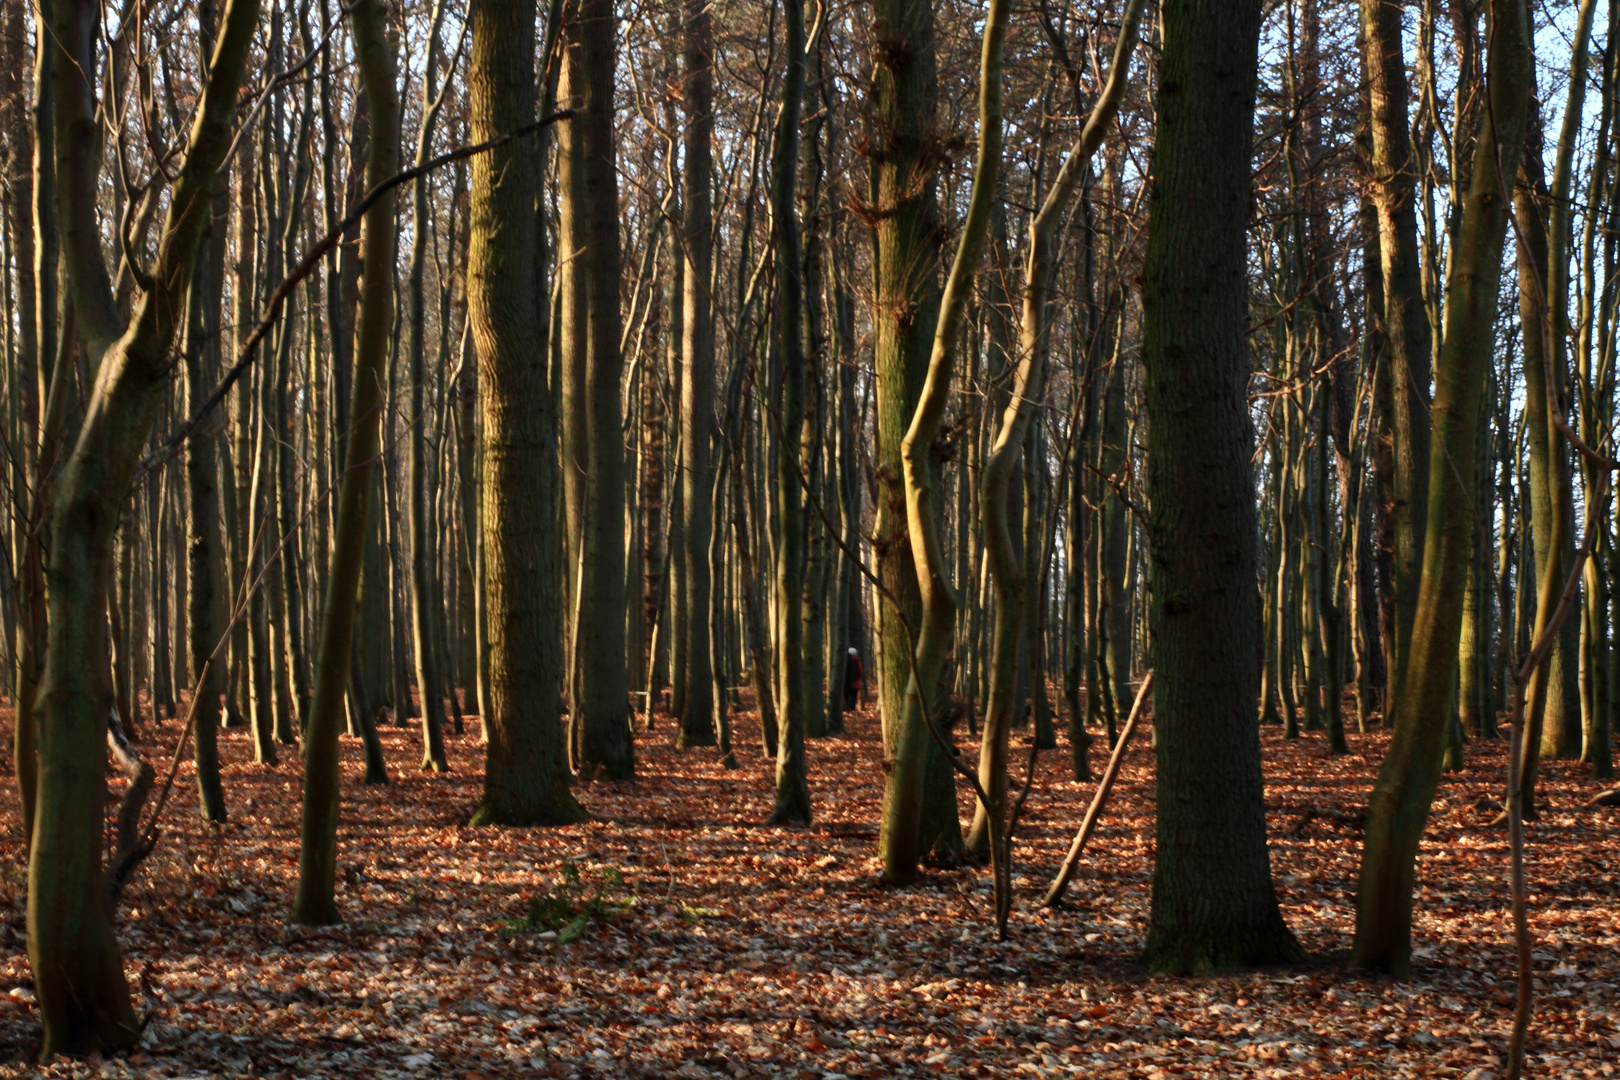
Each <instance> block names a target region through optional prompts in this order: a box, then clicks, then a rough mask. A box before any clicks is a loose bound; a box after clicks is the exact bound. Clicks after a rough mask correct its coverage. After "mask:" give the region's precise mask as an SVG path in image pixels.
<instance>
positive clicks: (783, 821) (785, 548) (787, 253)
mask: <svg viewBox="0 0 1620 1080" xmlns="http://www.w3.org/2000/svg"><path fill="white" fill-rule="evenodd" d="M782 15H783V28H784V31H785V34H784V38H785V40H784V42H783V44H784V47H785V51H786V54H787V56H786V61H787V69H786V73H785V74H784V76H783V79H782V111H781V113H780V114H779V115H778V117H777V127H776V143H775V148H774V150H773V152H772V155H771V216H772V220H773V223H774V225H775V230H776V237H775V240H776V243H775V260H776V261H775V268H776V331H777V335H778V338H777V349H778V352H779V353H780V355H781V364H782V379H781V389H780V398H779V402H780V408H781V429H780V431H779V432H778V433H777V440H776V500H777V502H776V505H777V514H776V527H777V536H776V552H777V554H776V618H777V634H776V680H777V688H778V689H777V694H776V704H777V712H776V715H777V723H778V733H777V740H776V805H775V807H774V808H773V809H772V810H771V816H770V819H769V820H770V823H771V824H773V825H787V824H798V825H808V824H809V823H810V787H809V781H808V778H807V776H806V768H805V756H804V736H805V728H806V716H805V714H806V710H807V709H808V708H809V701H808V697H809V695H808V693H807V689H808V688H807V687H806V686H805V678H804V671H803V670H802V661H803V655H802V654H803V651H804V622H803V618H802V614H801V611H800V607H801V603H802V599H803V595H804V576H805V561H806V560H805V555H806V552H805V520H804V504H805V491H804V484H805V481H807V480H808V478H807V477H805V478H801V476H800V462H799V456H800V453H799V442H800V438H801V435H802V432H803V428H804V418H805V388H806V381H807V380H806V372H805V367H806V364H805V356H804V337H803V313H804V262H803V258H802V256H801V253H800V249H799V217H798V205H797V200H796V199H795V198H794V191H795V190H796V187H797V182H798V176H799V137H798V133H799V111H800V105H801V103H802V100H803V97H804V0H782ZM688 664H690V656H689V657H688ZM693 689H694V688H693V687H692V686H690V685H688V687H687V691H686V692H687V694H688V695H689V696H690V695H691V693H692V692H693Z"/></svg>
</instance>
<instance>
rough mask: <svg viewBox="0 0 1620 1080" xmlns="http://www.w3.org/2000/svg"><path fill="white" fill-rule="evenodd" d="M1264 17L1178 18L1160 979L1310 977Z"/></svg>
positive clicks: (1156, 201)
mask: <svg viewBox="0 0 1620 1080" xmlns="http://www.w3.org/2000/svg"><path fill="white" fill-rule="evenodd" d="M1260 7H1261V5H1260V3H1259V2H1258V0H1244V2H1242V3H1237V4H1216V3H1211V2H1209V0H1202V2H1200V0H1171V2H1168V3H1166V5H1165V7H1164V10H1163V15H1162V18H1163V25H1164V45H1163V53H1162V59H1161V61H1160V69H1159V71H1160V90H1159V101H1158V117H1159V134H1158V140H1157V146H1156V150H1155V154H1154V179H1153V192H1154V194H1153V204H1152V209H1151V211H1150V214H1151V216H1150V218H1149V225H1148V247H1147V254H1146V257H1145V262H1144V265H1143V271H1142V328H1143V338H1142V355H1143V366H1144V369H1145V370H1146V374H1147V413H1148V425H1147V427H1148V497H1149V500H1150V502H1151V510H1150V517H1149V541H1150V543H1151V545H1152V546H1151V564H1150V566H1151V586H1150V587H1151V592H1152V618H1153V632H1154V637H1153V650H1154V653H1153V664H1152V669H1153V672H1154V676H1155V680H1156V681H1155V686H1154V694H1153V698H1154V730H1155V735H1156V740H1155V742H1156V758H1157V767H1158V774H1157V781H1156V786H1157V792H1158V795H1157V802H1158V824H1157V830H1156V839H1157V847H1158V860H1157V865H1156V866H1155V868H1154V877H1153V908H1152V913H1151V916H1150V922H1149V925H1148V938H1147V962H1148V965H1149V967H1150V968H1152V969H1153V970H1155V971H1162V972H1170V973H1178V974H1181V973H1193V972H1203V971H1211V970H1216V969H1220V968H1227V967H1238V966H1248V965H1253V964H1269V963H1278V962H1287V961H1296V960H1301V959H1303V958H1304V952H1303V950H1301V949H1300V947H1299V944H1298V943H1297V942H1296V941H1295V940H1294V937H1293V935H1292V934H1291V933H1290V932H1289V930H1288V928H1287V926H1285V925H1284V924H1283V920H1282V914H1281V912H1280V911H1279V910H1278V907H1277V896H1276V892H1275V891H1274V889H1273V887H1272V883H1271V860H1270V856H1269V853H1268V851H1267V849H1266V823H1265V805H1264V781H1263V779H1262V777H1261V773H1260V739H1259V733H1258V731H1257V729H1256V727H1255V723H1254V702H1255V693H1256V690H1257V688H1258V687H1257V684H1258V676H1259V660H1260V642H1259V639H1258V634H1257V629H1258V627H1259V625H1260V621H1259V617H1258V616H1259V612H1258V611H1257V610H1256V604H1257V602H1258V594H1257V592H1256V590H1255V587H1254V580H1255V577H1254V575H1255V560H1256V552H1255V535H1256V528H1255V507H1254V488H1253V480H1252V466H1251V465H1250V454H1251V451H1252V447H1253V441H1254V432H1253V427H1252V424H1251V421H1250V418H1249V408H1248V378H1249V356H1248V349H1247V346H1246V344H1245V340H1244V335H1245V325H1246V321H1247V303H1246V299H1247V298H1246V280H1245V272H1244V270H1245V267H1244V222H1245V221H1246V220H1247V216H1248V206H1249V200H1250V192H1251V178H1250V171H1249V152H1250V146H1251V143H1252V140H1253V116H1254V97H1255V84H1256V73H1257V50H1258V42H1259V28H1260Z"/></svg>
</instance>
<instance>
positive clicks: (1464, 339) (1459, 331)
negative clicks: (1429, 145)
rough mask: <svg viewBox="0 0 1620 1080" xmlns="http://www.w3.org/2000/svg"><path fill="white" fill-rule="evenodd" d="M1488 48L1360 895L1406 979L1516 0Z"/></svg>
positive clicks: (1473, 409)
mask: <svg viewBox="0 0 1620 1080" xmlns="http://www.w3.org/2000/svg"><path fill="white" fill-rule="evenodd" d="M1490 18H1491V22H1492V24H1493V25H1492V35H1493V40H1494V45H1493V48H1492V53H1491V58H1490V63H1489V73H1488V75H1487V84H1486V87H1485V92H1486V93H1487V94H1488V95H1489V103H1490V107H1489V108H1488V109H1486V110H1485V114H1484V116H1483V118H1482V119H1481V124H1480V129H1479V131H1480V134H1479V141H1478V145H1480V146H1494V147H1496V148H1497V152H1496V153H1495V154H1480V155H1478V156H1477V158H1476V160H1475V163H1474V165H1475V167H1474V174H1473V177H1472V179H1471V181H1470V185H1469V190H1468V196H1467V200H1466V202H1465V203H1464V206H1463V220H1462V227H1461V231H1460V232H1459V233H1458V239H1457V245H1458V246H1457V249H1456V251H1455V252H1454V254H1453V256H1452V260H1451V273H1450V280H1449V281H1448V283H1447V301H1446V325H1447V326H1448V327H1449V328H1450V332H1449V333H1448V334H1447V335H1446V340H1445V344H1444V347H1443V351H1442V352H1441V356H1440V365H1439V368H1438V370H1437V371H1436V383H1435V401H1434V417H1435V431H1436V433H1437V434H1438V435H1439V438H1438V439H1437V440H1436V442H1435V446H1434V448H1433V451H1432V452H1431V454H1430V458H1429V484H1430V487H1429V495H1430V498H1429V509H1428V520H1429V522H1430V525H1431V527H1430V528H1429V530H1428V532H1427V533H1426V535H1425V539H1424V555H1423V575H1422V579H1421V587H1420V590H1419V595H1418V605H1417V615H1416V620H1415V622H1414V623H1413V634H1412V641H1411V649H1410V652H1409V655H1408V663H1407V665H1406V671H1407V680H1406V682H1405V683H1404V684H1403V685H1402V687H1401V695H1402V696H1401V700H1400V702H1399V703H1398V705H1397V708H1396V715H1397V717H1398V718H1399V721H1398V723H1397V725H1396V728H1395V734H1394V737H1393V738H1392V739H1391V742H1390V747H1389V750H1388V752H1387V753H1386V754H1385V757H1384V763H1383V766H1382V768H1380V770H1379V773H1378V781H1377V783H1376V784H1375V785H1374V787H1373V792H1372V796H1371V798H1370V799H1369V801H1368V804H1367V833H1366V841H1365V844H1364V846H1363V848H1362V856H1361V875H1360V881H1359V886H1358V891H1357V896H1356V938H1355V946H1354V949H1353V952H1352V954H1351V962H1352V964H1354V965H1355V966H1357V967H1363V968H1371V969H1374V970H1379V971H1388V972H1390V973H1392V974H1394V975H1397V976H1405V975H1407V974H1409V973H1410V971H1411V939H1412V892H1413V886H1414V880H1415V877H1416V862H1417V852H1418V846H1419V843H1420V841H1421V840H1422V836H1423V828H1424V824H1425V823H1426V822H1427V820H1428V815H1429V806H1430V803H1431V802H1432V801H1433V798H1434V792H1435V789H1436V787H1437V786H1438V784H1439V781H1440V767H1441V757H1442V754H1443V751H1444V746H1443V742H1444V739H1445V734H1446V726H1447V725H1448V724H1449V723H1450V722H1451V716H1452V710H1451V707H1450V700H1451V694H1452V692H1453V690H1454V682H1455V679H1456V677H1457V636H1458V633H1459V631H1460V629H1461V624H1462V600H1463V591H1464V589H1465V587H1466V584H1467V581H1466V578H1467V573H1468V562H1469V546H1470V537H1471V531H1472V529H1473V516H1474V510H1473V499H1472V491H1473V471H1474V468H1473V462H1474V453H1473V450H1474V425H1475V424H1476V423H1477V418H1478V414H1479V409H1478V404H1479V398H1480V395H1481V394H1482V393H1483V391H1484V388H1485V385H1486V382H1487V378H1488V375H1489V372H1490V368H1491V360H1492V347H1493V341H1492V334H1493V324H1494V322H1495V312H1496V299H1497V288H1498V285H1499V283H1500V280H1501V262H1502V243H1503V239H1504V236H1505V234H1506V231H1507V214H1508V211H1509V206H1508V198H1507V195H1508V190H1509V188H1510V186H1511V184H1512V174H1511V173H1507V174H1504V173H1503V172H1502V171H1501V165H1502V163H1514V162H1517V161H1518V160H1519V154H1520V151H1521V149H1522V147H1523V145H1524V137H1525V121H1526V115H1527V112H1528V104H1529V101H1530V87H1531V81H1530V76H1531V66H1530V65H1531V59H1530V19H1529V13H1528V11H1527V9H1526V5H1525V4H1524V3H1523V2H1522V0H1496V2H1495V3H1493V5H1492V7H1491V9H1490Z"/></svg>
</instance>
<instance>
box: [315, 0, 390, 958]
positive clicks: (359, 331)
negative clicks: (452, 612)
mask: <svg viewBox="0 0 1620 1080" xmlns="http://www.w3.org/2000/svg"><path fill="white" fill-rule="evenodd" d="M350 21H351V24H352V25H353V27H354V37H355V52H356V53H357V54H358V58H359V62H360V77H361V80H362V81H363V83H364V85H365V90H366V98H367V102H368V104H369V106H370V110H371V113H370V120H371V135H370V139H369V141H368V143H367V149H366V187H367V189H368V190H369V189H371V188H374V187H376V186H377V185H379V184H381V183H382V182H383V181H385V180H387V179H388V178H389V177H391V176H392V175H393V174H394V172H395V170H396V169H397V168H398V167H399V93H398V90H397V89H396V88H395V83H394V70H395V69H394V54H393V49H392V47H391V45H390V44H389V40H388V32H387V29H386V27H385V24H384V10H383V5H382V3H381V0H360V3H359V4H358V5H357V6H356V7H355V9H354V11H353V12H352V13H351V15H350ZM395 201H396V200H395V197H394V194H393V191H392V190H391V189H390V190H389V191H387V192H385V193H384V194H383V195H382V197H381V198H379V199H378V200H377V201H376V203H374V204H373V205H372V207H371V208H370V209H369V210H368V211H367V212H366V215H365V218H364V220H363V222H362V224H361V232H360V248H361V252H362V264H361V286H360V288H361V294H360V317H359V322H358V325H357V326H356V328H355V338H354V353H353V355H354V380H353V384H352V385H353V392H354V400H353V404H352V405H351V406H350V409H349V416H350V417H351V419H352V421H353V427H352V428H351V430H350V433H349V439H348V446H347V448H346V453H345V458H344V462H343V465H344V468H343V482H342V485H341V486H340V487H339V489H338V517H337V528H336V531H335V533H334V535H333V537H332V555H331V564H330V568H329V569H328V571H327V587H326V607H325V610H324V612H323V613H322V616H321V641H320V647H319V651H318V653H317V656H316V661H315V695H314V698H313V699H312V701H311V703H310V717H309V730H308V733H307V735H306V738H305V743H304V806H303V816H302V838H301V843H300V845H299V849H298V888H297V891H296V893H295V894H294V897H293V912H292V914H293V921H294V922H298V923H304V924H308V925H315V926H324V925H328V924H331V923H335V922H338V921H339V919H340V916H339V914H338V909H337V899H336V896H335V889H336V884H337V826H338V799H339V794H338V734H339V731H340V725H341V724H342V722H343V706H344V699H345V697H346V691H347V689H348V685H349V674H350V670H351V667H352V663H351V656H350V652H351V648H352V642H353V635H354V617H355V603H356V600H357V599H358V597H359V592H360V572H361V568H362V565H363V563H364V560H365V547H366V533H367V531H368V518H369V515H370V509H371V488H372V482H373V481H372V469H373V467H374V462H375V461H376V459H377V456H378V455H379V453H381V450H382V430H381V426H382V384H383V378H384V373H385V371H386V370H387V364H388V344H389V341H388V339H389V335H390V334H391V333H392V323H393V319H394V254H395V251H396V246H397V245H396V243H395V236H394V228H395V226H394V204H395ZM396 707H397V703H396Z"/></svg>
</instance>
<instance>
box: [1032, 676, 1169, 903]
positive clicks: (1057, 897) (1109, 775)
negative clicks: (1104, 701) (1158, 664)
mask: <svg viewBox="0 0 1620 1080" xmlns="http://www.w3.org/2000/svg"><path fill="white" fill-rule="evenodd" d="M1152 685H1153V672H1151V671H1150V672H1148V673H1147V676H1146V677H1145V678H1143V680H1142V685H1141V686H1140V687H1138V688H1137V691H1136V702H1135V703H1134V704H1133V705H1131V715H1130V717H1129V718H1128V719H1127V720H1126V721H1125V730H1123V731H1121V732H1120V733H1119V738H1118V739H1115V740H1114V753H1113V756H1112V757H1110V758H1109V759H1108V768H1106V769H1104V770H1103V776H1102V780H1100V781H1099V782H1098V783H1097V793H1096V794H1095V795H1093V796H1092V797H1091V806H1090V807H1089V808H1088V809H1087V810H1086V817H1085V820H1084V821H1083V822H1081V824H1080V831H1079V832H1078V833H1076V834H1075V837H1074V843H1072V844H1070V845H1069V854H1068V855H1066V856H1065V857H1064V859H1063V865H1062V866H1061V867H1059V868H1058V872H1057V877H1055V878H1053V879H1052V886H1051V888H1049V889H1047V890H1046V897H1045V899H1043V900H1042V901H1041V906H1042V907H1053V906H1055V905H1056V904H1057V903H1058V902H1059V901H1061V900H1062V899H1063V893H1064V891H1065V890H1067V889H1068V887H1069V879H1070V878H1072V877H1074V868H1075V865H1076V864H1077V863H1079V861H1080V853H1081V852H1082V851H1084V850H1085V849H1086V841H1087V840H1089V839H1091V834H1092V833H1093V832H1094V831H1096V828H1097V820H1098V819H1099V818H1100V817H1102V812H1103V807H1104V806H1106V805H1107V804H1108V795H1109V793H1110V792H1112V791H1113V790H1114V781H1115V780H1117V779H1119V767H1120V764H1121V762H1123V761H1124V760H1125V748H1126V746H1128V745H1130V741H1131V736H1132V735H1133V734H1135V733H1136V722H1137V721H1138V720H1140V719H1141V718H1142V705H1143V703H1144V702H1146V701H1147V695H1148V689H1149V688H1150V687H1151V686H1152Z"/></svg>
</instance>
